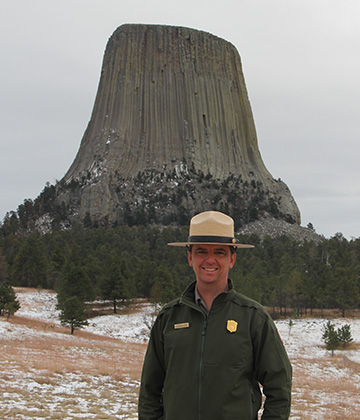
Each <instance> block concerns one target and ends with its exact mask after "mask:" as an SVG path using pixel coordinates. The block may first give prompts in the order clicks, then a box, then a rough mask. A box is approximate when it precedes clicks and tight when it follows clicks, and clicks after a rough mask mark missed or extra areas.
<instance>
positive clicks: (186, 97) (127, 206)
mask: <svg viewBox="0 0 360 420" xmlns="http://www.w3.org/2000/svg"><path fill="white" fill-rule="evenodd" d="M55 189H56V202H57V203H58V205H62V206H63V208H65V209H66V212H67V216H66V217H67V219H68V221H69V223H70V224H71V223H73V222H77V223H83V222H85V221H86V223H87V224H91V223H100V224H101V223H106V224H109V223H110V224H125V223H127V224H139V223H140V224H141V223H156V224H163V225H164V224H165V225H166V224H173V223H182V222H184V223H185V222H186V219H188V218H190V217H191V216H192V215H193V214H194V213H195V212H198V211H202V210H209V209H218V210H222V211H226V212H228V213H229V214H230V215H232V216H233V217H234V219H235V221H236V223H237V226H241V225H244V224H246V223H248V222H249V221H253V220H256V219H257V218H259V217H260V216H263V215H266V214H269V215H272V216H273V217H276V218H279V219H284V220H287V221H289V222H290V223H297V224H299V223H300V213H299V210H298V208H297V205H296V203H295V201H294V199H293V197H292V195H291V193H290V191H289V189H288V187H287V186H286V185H285V183H283V182H282V181H280V180H274V179H273V177H272V176H271V174H270V173H269V172H268V170H267V169H266V167H265V165H264V163H263V161H262V158H261V155H260V152H259V148H258V141H257V136H256V130H255V124H254V119H253V115H252V111H251V107H250V102H249V99H248V94H247V90H246V85H245V80H244V75H243V72H242V66H241V60H240V56H239V53H238V51H237V50H236V48H235V47H234V46H233V45H232V44H231V43H229V42H227V41H225V40H223V39H221V38H219V37H216V36H214V35H212V34H210V33H206V32H203V31H198V30H194V29H189V28H184V27H173V26H164V25H143V24H127V25H123V26H120V27H119V28H117V29H116V30H115V32H114V33H113V35H112V36H111V37H110V39H109V41H108V44H107V46H106V50H105V54H104V59H103V65H102V71H101V77H100V83H99V87H98V91H97V95H96V99H95V103H94V107H93V111H92V115H91V119H90V121H89V124H88V127H87V129H86V131H85V133H84V136H83V138H82V141H81V145H80V148H79V151H78V153H77V156H76V157H75V160H74V162H73V163H72V165H71V167H70V168H69V170H68V171H67V173H66V174H65V176H64V178H63V179H62V180H61V181H60V182H59V183H58V184H57V185H56V186H55Z"/></svg>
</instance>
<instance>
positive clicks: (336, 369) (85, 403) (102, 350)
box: [0, 316, 360, 420]
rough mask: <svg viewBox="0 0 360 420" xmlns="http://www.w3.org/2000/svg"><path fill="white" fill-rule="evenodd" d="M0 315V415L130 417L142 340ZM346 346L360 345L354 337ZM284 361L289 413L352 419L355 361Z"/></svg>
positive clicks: (68, 419) (357, 414) (303, 419)
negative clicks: (288, 370)
mask: <svg viewBox="0 0 360 420" xmlns="http://www.w3.org/2000/svg"><path fill="white" fill-rule="evenodd" d="M1 322H4V323H6V324H3V326H5V328H6V329H8V332H9V334H5V335H3V337H0V343H1V352H0V419H4V420H5V419H6V420H27V419H39V420H40V419H49V420H52V419H62V420H76V419H86V420H89V419H102V420H113V419H127V420H135V419H137V394H138V387H139V380H140V373H141V366H142V360H143V356H144V353H145V350H146V344H145V343H144V344H139V343H130V342H126V341H122V340H120V339H113V338H109V337H105V336H98V335H95V334H91V333H88V332H85V331H79V330H78V331H76V332H75V334H74V335H73V336H72V335H70V333H69V330H68V329H66V328H63V327H61V326H59V325H57V324H54V323H50V322H44V321H40V320H31V319H28V318H24V317H20V316H14V317H13V318H11V319H10V321H8V322H7V321H3V320H2V321H1ZM22 329H23V330H22ZM15 330H16V331H17V334H16V336H13V335H12V331H15ZM19 331H20V334H19ZM21 331H24V332H23V333H21ZM29 331H31V334H29ZM349 350H350V349H349ZM351 351H360V347H359V343H357V342H356V341H355V342H354V343H352V344H351ZM324 353H325V349H324ZM291 361H292V364H293V369H294V385H293V405H292V414H291V419H292V420H312V419H314V420H315V419H316V420H321V419H326V420H343V419H346V420H358V419H359V418H360V403H359V389H360V383H359V378H360V365H359V364H358V363H356V362H354V361H351V360H350V359H349V358H347V357H346V355H344V353H341V354H340V353H339V354H335V356H331V355H330V354H328V355H326V356H325V357H319V356H318V355H317V354H316V355H314V357H311V355H310V356H309V355H305V354H301V352H299V354H297V355H296V356H294V355H293V356H291ZM189 420H191V419H189Z"/></svg>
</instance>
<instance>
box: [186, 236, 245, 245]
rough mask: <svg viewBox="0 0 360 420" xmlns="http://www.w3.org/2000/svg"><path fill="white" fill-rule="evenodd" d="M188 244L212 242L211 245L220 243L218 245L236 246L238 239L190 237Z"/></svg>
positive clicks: (227, 237)
mask: <svg viewBox="0 0 360 420" xmlns="http://www.w3.org/2000/svg"><path fill="white" fill-rule="evenodd" d="M188 242H192V243H202V242H210V243H213V242H214V243H218V244H236V243H237V242H238V240H237V239H235V238H234V237H229V236H203V235H201V236H200V235H199V236H189V238H188Z"/></svg>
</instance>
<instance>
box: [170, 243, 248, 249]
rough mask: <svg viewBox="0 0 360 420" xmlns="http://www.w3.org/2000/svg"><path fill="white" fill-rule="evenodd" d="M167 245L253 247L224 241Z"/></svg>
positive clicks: (171, 244)
mask: <svg viewBox="0 0 360 420" xmlns="http://www.w3.org/2000/svg"><path fill="white" fill-rule="evenodd" d="M168 245H169V246H190V245H227V246H232V247H233V248H255V246H254V245H248V244H237V243H232V242H230V243H224V242H170V243H168Z"/></svg>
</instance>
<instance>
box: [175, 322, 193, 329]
mask: <svg viewBox="0 0 360 420" xmlns="http://www.w3.org/2000/svg"><path fill="white" fill-rule="evenodd" d="M189 327H190V324H189V323H188V322H183V323H182V324H174V329H175V330H181V329H182V328H189Z"/></svg>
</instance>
